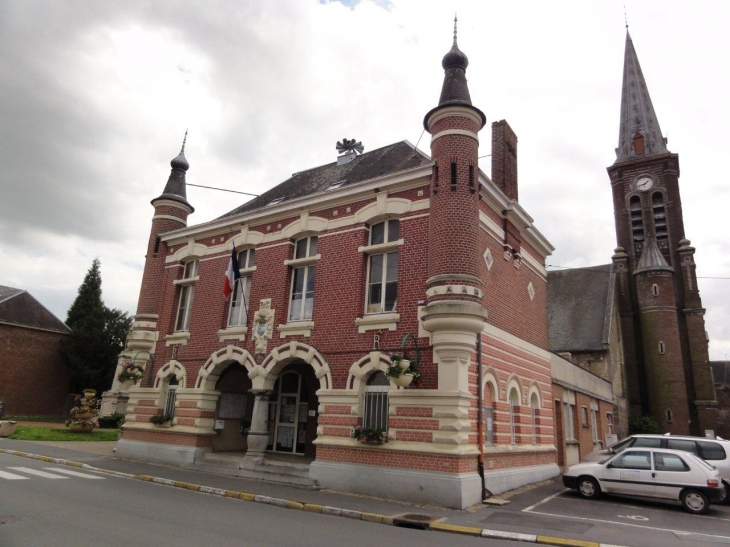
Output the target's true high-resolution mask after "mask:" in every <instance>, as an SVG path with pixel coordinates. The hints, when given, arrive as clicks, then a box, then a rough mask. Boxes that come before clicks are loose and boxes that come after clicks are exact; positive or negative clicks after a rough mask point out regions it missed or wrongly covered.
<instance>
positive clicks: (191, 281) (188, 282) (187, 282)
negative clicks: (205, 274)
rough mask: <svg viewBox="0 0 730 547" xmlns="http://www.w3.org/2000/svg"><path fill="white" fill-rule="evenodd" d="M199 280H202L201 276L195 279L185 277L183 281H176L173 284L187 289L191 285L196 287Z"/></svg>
mask: <svg viewBox="0 0 730 547" xmlns="http://www.w3.org/2000/svg"><path fill="white" fill-rule="evenodd" d="M199 280H200V276H199V275H196V276H195V277H185V278H183V279H174V280H173V282H172V284H173V285H181V286H183V287H187V286H189V285H195V284H196V283H197V282H198V281H199Z"/></svg>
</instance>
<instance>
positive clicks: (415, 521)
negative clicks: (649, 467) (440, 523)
mask: <svg viewBox="0 0 730 547" xmlns="http://www.w3.org/2000/svg"><path fill="white" fill-rule="evenodd" d="M440 519H441V517H432V516H431V515H421V514H420V513H405V514H403V515H398V516H397V517H393V525H394V526H401V527H403V528H418V529H420V530H426V529H428V527H429V525H430V524H431V523H432V522H434V521H437V520H440Z"/></svg>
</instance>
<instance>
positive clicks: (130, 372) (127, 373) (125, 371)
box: [117, 363, 144, 386]
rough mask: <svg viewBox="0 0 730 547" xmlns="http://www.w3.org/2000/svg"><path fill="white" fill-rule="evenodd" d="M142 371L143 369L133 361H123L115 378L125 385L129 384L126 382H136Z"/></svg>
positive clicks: (139, 378)
mask: <svg viewBox="0 0 730 547" xmlns="http://www.w3.org/2000/svg"><path fill="white" fill-rule="evenodd" d="M143 371H144V369H143V368H142V367H141V366H139V365H135V364H134V363H124V364H123V365H122V370H120V371H119V374H118V375H117V380H119V381H120V382H122V384H123V385H125V386H127V385H130V384H127V382H131V383H132V384H136V383H137V382H139V381H140V380H141V379H142V372H143Z"/></svg>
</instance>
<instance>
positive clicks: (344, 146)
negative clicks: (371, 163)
mask: <svg viewBox="0 0 730 547" xmlns="http://www.w3.org/2000/svg"><path fill="white" fill-rule="evenodd" d="M335 148H336V149H337V151H338V152H339V153H340V154H346V153H348V152H357V153H358V154H362V153H363V150H365V148H363V145H362V143H361V142H359V141H358V142H355V139H342V141H337V146H336V147H335Z"/></svg>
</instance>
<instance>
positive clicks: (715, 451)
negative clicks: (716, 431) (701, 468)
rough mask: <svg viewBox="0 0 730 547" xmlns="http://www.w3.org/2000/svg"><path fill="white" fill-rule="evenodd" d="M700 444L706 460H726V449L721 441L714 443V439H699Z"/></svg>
mask: <svg viewBox="0 0 730 547" xmlns="http://www.w3.org/2000/svg"><path fill="white" fill-rule="evenodd" d="M697 444H699V445H700V451H701V454H700V456H702V457H703V458H704V459H706V460H724V459H726V458H727V455H726V454H725V449H724V448H723V447H722V446H721V445H720V443H713V442H712V441H697Z"/></svg>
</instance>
